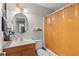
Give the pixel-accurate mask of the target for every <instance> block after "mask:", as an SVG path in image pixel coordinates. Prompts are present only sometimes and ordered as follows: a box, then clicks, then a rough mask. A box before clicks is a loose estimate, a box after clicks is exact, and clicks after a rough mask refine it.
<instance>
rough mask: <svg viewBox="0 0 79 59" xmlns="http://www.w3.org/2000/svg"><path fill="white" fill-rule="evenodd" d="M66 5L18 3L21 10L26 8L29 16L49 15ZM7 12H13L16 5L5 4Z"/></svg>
mask: <svg viewBox="0 0 79 59" xmlns="http://www.w3.org/2000/svg"><path fill="white" fill-rule="evenodd" d="M67 4H68V3H19V5H20V7H21V8H26V9H27V10H28V12H27V13H31V14H42V15H43V14H44V15H47V14H50V13H51V12H54V11H55V10H57V9H60V8H62V7H63V6H65V5H67ZM7 9H8V12H9V13H10V11H12V12H14V11H15V10H16V3H8V4H7Z"/></svg>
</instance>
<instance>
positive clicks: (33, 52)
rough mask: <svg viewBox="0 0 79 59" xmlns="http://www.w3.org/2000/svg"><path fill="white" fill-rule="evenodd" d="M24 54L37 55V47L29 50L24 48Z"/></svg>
mask: <svg viewBox="0 0 79 59" xmlns="http://www.w3.org/2000/svg"><path fill="white" fill-rule="evenodd" d="M22 55H23V56H35V49H34V48H31V49H29V50H23V52H22Z"/></svg>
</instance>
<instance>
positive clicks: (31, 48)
mask: <svg viewBox="0 0 79 59" xmlns="http://www.w3.org/2000/svg"><path fill="white" fill-rule="evenodd" d="M4 52H6V56H35V44H34V43H33V44H28V45H22V46H17V47H12V48H6V49H4Z"/></svg>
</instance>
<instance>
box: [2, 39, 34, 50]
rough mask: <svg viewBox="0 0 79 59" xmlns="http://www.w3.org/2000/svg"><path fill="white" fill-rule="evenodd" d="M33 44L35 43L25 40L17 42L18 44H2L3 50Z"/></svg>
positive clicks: (14, 42)
mask: <svg viewBox="0 0 79 59" xmlns="http://www.w3.org/2000/svg"><path fill="white" fill-rule="evenodd" d="M33 43H35V41H34V40H25V41H19V42H16V41H7V42H4V44H3V49H6V48H11V47H16V46H21V45H27V44H33Z"/></svg>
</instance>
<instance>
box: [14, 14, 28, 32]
mask: <svg viewBox="0 0 79 59" xmlns="http://www.w3.org/2000/svg"><path fill="white" fill-rule="evenodd" d="M13 29H14V31H15V32H16V33H24V32H27V30H28V20H27V18H26V16H25V15H24V14H23V13H17V14H15V16H14V17H13Z"/></svg>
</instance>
